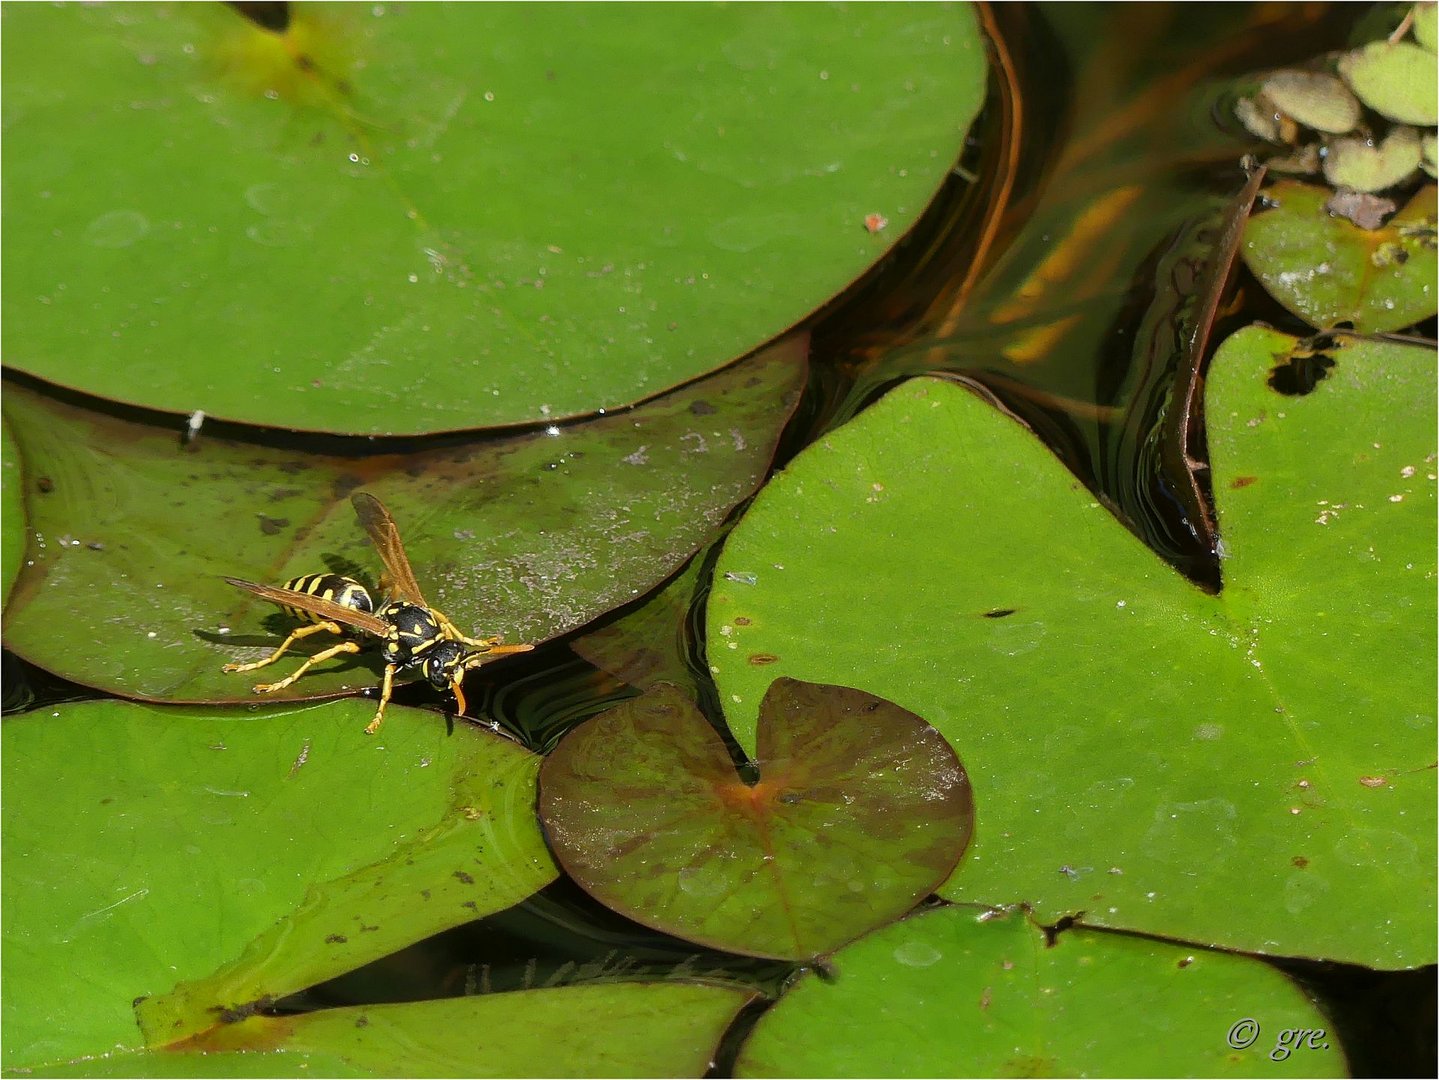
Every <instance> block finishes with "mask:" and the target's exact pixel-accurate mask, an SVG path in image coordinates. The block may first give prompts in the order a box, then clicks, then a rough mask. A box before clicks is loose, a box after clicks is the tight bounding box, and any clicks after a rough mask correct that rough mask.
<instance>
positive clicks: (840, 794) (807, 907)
mask: <svg viewBox="0 0 1439 1080" xmlns="http://www.w3.org/2000/svg"><path fill="white" fill-rule="evenodd" d="M758 740H759V742H758V756H757V760H758V763H759V772H760V777H759V780H758V782H757V783H755V784H754V785H749V784H746V783H745V782H744V781H743V780H742V779H741V778H740V776H739V775H738V774H737V772H736V771H735V768H734V765H733V763H732V761H731V759H730V756H729V754H728V753H727V752H726V750H725V747H724V744H723V743H722V742H721V741H720V739H719V737H718V735H716V733H715V732H714V730H713V729H712V728H711V727H710V725H709V723H708V722H707V721H706V720H705V719H704V717H703V715H701V713H700V712H699V711H698V709H697V708H696V707H695V705H694V704H693V703H692V702H691V701H690V700H689V698H688V697H687V696H686V695H685V694H684V693H683V692H681V691H680V690H678V689H676V688H675V687H673V686H660V687H656V688H655V689H653V690H651V691H650V692H649V693H648V694H646V695H645V696H643V697H641V698H637V699H635V700H633V701H629V702H625V703H623V704H621V705H619V706H617V707H616V708H614V709H611V710H609V711H608V712H605V713H602V714H601V715H600V716H598V717H595V718H594V719H592V720H589V721H587V722H586V723H584V724H583V725H581V726H580V727H578V728H576V729H575V730H574V731H572V732H571V733H570V734H569V735H567V736H566V737H565V739H564V740H563V741H562V742H561V743H560V744H559V746H558V747H557V748H556V749H555V750H554V752H553V753H552V754H550V756H549V757H547V758H546V759H545V763H544V767H543V770H542V777H541V796H540V816H541V818H542V820H543V821H544V824H545V832H546V835H547V836H548V837H549V840H550V845H551V847H552V849H553V850H554V852H555V854H556V857H557V858H558V859H559V860H560V863H561V865H562V866H563V867H564V868H565V870H566V871H567V872H568V873H569V874H570V875H571V876H572V877H573V878H574V879H575V880H576V881H578V882H579V883H580V885H581V886H583V887H584V889H585V890H586V891H587V892H589V893H591V894H592V895H593V896H594V897H595V898H596V899H598V900H599V901H600V902H601V903H604V904H606V905H607V906H609V907H611V908H613V909H614V910H616V911H619V912H621V913H622V914H625V915H627V916H629V917H630V918H632V919H635V920H636V921H638V922H641V923H644V924H645V925H646V926H651V927H654V928H656V929H659V930H663V931H665V932H666V933H670V934H674V935H675V936H677V937H681V938H684V939H686V940H688V941H695V942H699V943H701V944H705V945H711V946H714V947H716V948H722V949H728V950H730V951H732V952H739V953H744V954H748V955H753V956H772V957H779V958H788V959H795V960H802V959H807V958H809V957H813V956H815V955H818V954H821V953H825V952H828V951H830V950H831V949H834V948H836V947H838V946H839V945H841V944H843V943H844V942H846V941H849V940H851V939H853V938H854V937H856V936H858V935H859V934H862V933H863V932H865V931H866V930H868V929H870V928H872V927H874V926H879V925H882V924H884V923H885V922H887V921H889V920H890V919H893V918H895V917H897V916H899V915H901V914H902V913H904V912H905V911H907V910H909V909H910V908H911V907H913V906H914V904H915V903H917V902H918V901H919V900H920V899H921V898H923V897H924V896H925V895H926V894H928V893H929V892H930V891H932V890H933V888H934V887H935V885H936V884H938V882H940V881H941V880H943V878H944V876H945V875H946V874H948V873H949V871H950V870H951V869H953V867H954V864H955V862H956V861H957V860H958V859H959V857H960V855H961V854H962V853H963V851H964V848H965V845H966V844H967V842H968V840H969V836H970V833H971V831H972V830H973V819H974V806H973V801H972V799H971V796H970V790H969V782H968V779H967V778H966V776H965V773H964V769H963V767H962V766H961V765H960V764H959V761H958V760H957V759H956V758H955V756H954V753H953V751H951V750H950V749H949V747H948V746H947V745H946V744H945V742H944V740H943V739H942V738H941V737H940V736H939V733H938V732H936V731H935V730H934V729H933V728H932V727H930V726H929V725H928V724H926V723H925V722H924V721H923V720H921V719H920V718H919V717H917V716H914V715H912V714H910V713H907V712H905V711H904V710H903V709H900V708H897V707H896V706H894V705H893V704H891V703H889V702H886V701H883V700H881V699H879V698H876V697H873V696H872V695H870V694H866V693H863V692H862V691H859V690H853V689H849V688H846V687H839V686H817V685H809V684H805V683H799V682H796V681H794V680H791V679H782V680H777V681H776V682H775V683H774V685H773V686H772V687H770V688H769V690H768V692H767V693H766V695H765V700H764V704H763V706H762V708H761V719H760V725H759V730H758Z"/></svg>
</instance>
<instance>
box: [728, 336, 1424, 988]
mask: <svg viewBox="0 0 1439 1080" xmlns="http://www.w3.org/2000/svg"><path fill="white" fill-rule="evenodd" d="M1296 348H1297V343H1296V342H1295V341H1294V339H1291V338H1286V337H1284V336H1283V335H1276V334H1274V333H1273V332H1271V331H1264V330H1258V329H1255V330H1249V331H1245V332H1243V333H1241V334H1240V335H1238V336H1236V337H1235V338H1234V339H1232V340H1230V341H1229V342H1227V343H1226V344H1225V345H1224V347H1223V348H1222V349H1221V351H1220V353H1219V355H1218V356H1217V358H1216V359H1215V361H1214V365H1213V368H1212V370H1211V373H1210V376H1209V381H1208V393H1207V411H1208V432H1209V436H1208V438H1209V449H1210V456H1211V461H1212V467H1213V487H1214V491H1215V495H1216V503H1217V515H1218V526H1219V535H1220V538H1221V541H1222V543H1223V545H1224V550H1225V554H1226V556H1227V557H1226V558H1225V559H1224V561H1223V562H1222V571H1223V578H1224V589H1223V592H1222V593H1221V594H1220V595H1218V596H1213V595H1209V594H1207V593H1204V592H1202V591H1200V590H1199V589H1198V588H1196V587H1195V586H1193V585H1192V584H1191V583H1190V582H1189V581H1187V580H1186V579H1184V578H1183V577H1181V576H1180V575H1179V574H1178V573H1176V572H1175V571H1174V570H1172V569H1171V568H1170V567H1169V566H1168V565H1166V564H1164V563H1162V562H1160V561H1159V560H1158V559H1157V558H1156V557H1155V556H1154V555H1153V553H1152V552H1150V551H1149V550H1148V549H1147V548H1145V547H1144V546H1143V545H1142V544H1141V543H1140V542H1139V541H1138V540H1137V539H1136V538H1135V537H1134V536H1133V535H1132V534H1130V533H1129V532H1128V531H1127V530H1125V529H1124V528H1123V527H1122V526H1121V525H1120V524H1119V523H1118V522H1117V521H1115V520H1114V518H1113V517H1111V516H1110V514H1109V513H1108V512H1107V511H1105V510H1104V509H1103V508H1102V507H1101V506H1100V505H1099V504H1098V503H1097V502H1096V501H1095V500H1094V498H1093V497H1092V496H1091V495H1090V493H1089V492H1088V491H1087V490H1085V489H1084V488H1083V487H1082V486H1081V485H1080V484H1079V482H1078V481H1077V480H1075V478H1074V477H1073V476H1072V475H1071V474H1070V473H1069V472H1068V471H1067V470H1065V469H1064V468H1063V467H1062V466H1061V465H1060V464H1059V463H1058V462H1057V461H1056V460H1055V459H1054V458H1053V457H1052V455H1051V454H1050V453H1049V451H1048V450H1046V449H1045V448H1044V447H1043V446H1042V445H1041V444H1040V443H1039V442H1038V440H1036V439H1035V438H1034V437H1033V436H1032V435H1030V434H1029V433H1028V432H1027V431H1025V430H1024V429H1023V428H1021V427H1020V426H1019V425H1018V424H1017V423H1015V422H1014V421H1013V420H1011V419H1009V418H1008V417H1006V416H1005V415H1003V414H1001V413H999V412H998V411H996V410H995V409H994V408H993V407H991V406H990V405H988V404H987V403H986V402H984V401H983V400H981V399H980V398H979V397H977V396H975V395H973V394H971V393H969V392H968V391H966V390H965V389H963V388H961V387H958V386H955V385H952V384H949V383H945V382H940V381H937V380H925V379H922V380H914V381H911V382H909V383H905V384H904V385H902V386H901V387H899V388H898V389H897V390H895V391H892V392H891V393H890V394H889V395H888V396H887V397H885V398H884V399H882V400H881V401H880V402H879V403H878V404H876V405H874V406H873V407H871V408H870V409H869V410H867V411H866V412H865V413H863V414H861V416H860V417H859V418H857V419H856V420H854V421H852V422H851V423H850V424H848V425H847V426H845V427H844V428H842V429H840V430H839V431H838V432H836V433H834V434H832V435H830V436H828V437H827V438H824V439H822V440H820V441H819V442H817V443H816V444H814V445H813V446H811V447H810V448H809V449H807V450H806V451H805V452H804V453H802V454H801V455H800V456H799V457H798V458H797V459H795V461H793V462H792V463H791V464H790V466H789V467H788V468H787V469H786V470H785V471H784V472H783V473H782V474H781V475H780V476H779V477H778V478H777V479H776V480H775V481H773V482H772V483H771V484H770V485H769V486H768V487H766V489H765V490H764V491H763V492H761V494H760V496H759V497H758V498H757V499H756V500H755V502H754V503H753V504H752V506H751V508H750V509H749V511H748V512H747V514H746V516H745V517H744V519H743V520H741V522H740V523H739V525H738V526H736V528H735V530H734V531H733V532H732V533H731V534H730V537H729V539H728V540H727V541H726V545H725V549H724V551H723V553H722V555H721V557H720V560H719V564H718V567H717V576H716V585H715V589H714V591H713V592H712V594H711V597H710V602H709V610H708V615H707V619H708V628H709V629H708V633H709V641H710V642H711V643H712V645H711V648H710V651H709V659H710V663H711V665H712V667H713V668H714V669H715V670H716V676H715V678H716V683H717V685H718V688H719V690H720V697H721V700H722V701H723V702H724V706H725V710H726V714H727V718H728V720H729V722H730V725H731V727H732V729H733V730H734V732H735V734H736V736H737V738H738V739H739V741H740V743H741V745H743V746H745V747H747V748H748V747H752V746H753V745H754V738H755V735H754V732H755V728H754V717H755V708H756V704H757V703H758V701H759V698H760V695H761V694H762V693H763V690H764V687H765V686H766V685H767V684H768V682H769V680H770V679H771V678H773V677H775V676H776V675H788V676H790V677H794V678H801V679H808V680H813V681H834V680H838V679H840V678H845V679H849V680H853V681H855V682H859V683H861V684H862V685H864V686H865V687H866V688H868V689H870V690H871V691H872V692H873V693H876V694H881V695H883V696H884V697H886V698H888V699H889V700H892V701H894V702H896V703H897V704H898V705H900V706H902V707H904V708H907V709H909V710H911V711H913V712H915V713H917V714H919V715H921V716H924V717H925V718H926V719H927V720H929V721H930V722H931V723H933V724H934V725H935V726H936V727H938V728H939V729H940V730H941V731H942V732H943V733H944V734H945V736H946V737H947V738H948V739H949V740H950V741H951V742H952V743H953V744H954V746H955V748H956V750H957V751H958V752H959V754H960V756H961V758H962V759H963V760H964V762H965V765H966V768H968V769H969V771H970V775H971V778H972V780H973V783H974V787H975V801H976V804H977V805H978V806H979V807H981V808H982V811H983V814H984V822H985V827H984V828H983V829H981V830H980V831H979V832H978V833H977V834H976V837H975V842H974V846H973V849H972V851H971V852H970V854H969V856H968V857H967V858H966V860H965V862H964V864H963V865H962V866H961V867H960V869H959V871H958V872H957V873H956V874H955V876H954V877H953V878H952V879H951V880H950V882H949V883H948V884H947V885H946V886H945V888H944V890H943V894H944V895H945V896H947V897H949V898H951V899H956V900H968V901H976V902H981V903H989V904H1007V903H1013V902H1017V901H1029V902H1031V903H1033V904H1035V905H1036V907H1037V911H1038V914H1039V917H1040V918H1041V919H1043V920H1044V921H1046V922H1052V921H1054V920H1056V919H1058V918H1060V917H1062V916H1064V915H1066V914H1072V913H1074V912H1078V911H1084V912H1086V913H1087V914H1086V919H1087V920H1088V921H1090V922H1092V923H1094V924H1097V925H1103V926H1109V927H1115V928H1124V929H1130V930H1136V931H1141V932H1146V933H1155V934H1162V935H1166V936H1172V937H1177V938H1183V939H1187V940H1191V941H1196V942H1203V943H1212V944H1222V945H1226V946H1229V947H1233V948H1238V949H1244V950H1252V951H1257V952H1267V953H1274V954H1297V955H1307V956H1319V957H1326V958H1330V959H1342V960H1348V961H1353V962H1357V963H1364V964H1370V965H1375V966H1381V967H1406V966H1413V965H1420V964H1425V963H1433V962H1434V942H1433V935H1432V932H1431V931H1432V927H1433V920H1434V917H1435V910H1436V903H1435V895H1434V893H1435V883H1434V876H1433V866H1434V862H1435V858H1436V853H1435V789H1434V770H1433V768H1432V766H1433V757H1434V755H1433V742H1434V730H1435V729H1434V705H1435V695H1434V677H1433V676H1434V670H1433V656H1434V652H1435V636H1434V635H1435V630H1434V627H1435V578H1436V571H1435V552H1434V539H1433V520H1434V507H1435V499H1434V486H1435V484H1434V480H1433V477H1434V476H1435V474H1436V469H1435V439H1434V425H1433V415H1434V408H1435V400H1434V393H1435V391H1434V385H1435V384H1434V370H1435V359H1434V352H1433V350H1432V349H1427V348H1419V347H1412V346H1411V347H1406V346H1400V345H1394V344H1383V343H1372V342H1365V341H1362V340H1356V339H1343V342H1342V344H1341V345H1339V346H1338V347H1336V348H1334V349H1331V350H1330V353H1331V354H1332V355H1330V357H1329V361H1330V363H1329V366H1328V367H1327V368H1325V367H1323V363H1322V362H1320V361H1315V364H1316V365H1317V366H1318V367H1320V368H1322V369H1323V371H1322V377H1319V376H1316V377H1315V379H1314V381H1313V385H1312V387H1311V390H1310V392H1309V393H1300V392H1298V391H1297V390H1295V389H1294V388H1285V390H1284V391H1283V392H1282V391H1281V389H1279V388H1276V386H1275V385H1272V383H1271V380H1273V379H1275V378H1276V369H1282V370H1287V369H1288V368H1289V367H1290V364H1291V361H1290V355H1291V354H1292V353H1293V352H1294V351H1295V349H1296ZM1280 385H1281V386H1282V385H1283V383H1282V381H1281V384H1280ZM721 642H723V643H724V644H723V645H719V644H718V643H721ZM759 655H769V656H775V657H777V658H778V659H777V660H776V661H775V662H774V663H773V664H771V665H767V666H766V667H764V668H763V669H757V668H755V667H754V665H753V664H752V662H751V658H752V657H755V656H759ZM1376 911H1381V912H1383V913H1384V916H1383V917H1382V918H1375V917H1374V913H1375V912H1376Z"/></svg>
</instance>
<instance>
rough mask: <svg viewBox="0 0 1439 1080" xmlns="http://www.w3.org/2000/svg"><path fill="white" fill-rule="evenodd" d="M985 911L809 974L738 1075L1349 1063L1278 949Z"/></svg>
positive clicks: (1053, 1072) (758, 1035) (769, 1021)
mask: <svg viewBox="0 0 1439 1080" xmlns="http://www.w3.org/2000/svg"><path fill="white" fill-rule="evenodd" d="M976 915H977V913H976V912H975V911H972V910H968V909H964V908H947V909H941V910H939V911H931V912H926V913H924V914H922V915H917V916H914V917H913V918H909V919H906V920H904V921H903V922H901V923H898V924H896V925H894V926H887V927H885V928H884V929H883V930H879V931H876V932H875V933H873V934H871V935H869V936H868V937H866V938H864V939H863V940H861V941H857V942H855V943H854V944H853V945H850V946H849V947H847V948H845V949H844V950H842V951H841V952H840V953H839V954H838V955H836V956H835V957H834V959H833V962H832V963H833V967H834V971H835V975H834V977H831V978H820V977H819V976H817V975H816V974H814V973H812V972H810V973H806V974H805V975H803V976H802V977H801V978H800V980H799V981H798V982H797V983H796V984H795V985H794V986H793V987H791V988H790V990H789V991H788V992H787V993H786V994H785V996H784V997H783V998H782V999H781V1000H780V1002H779V1003H778V1004H777V1005H776V1006H775V1007H774V1008H772V1009H771V1010H770V1011H769V1012H767V1013H765V1015H764V1016H763V1017H762V1018H761V1019H760V1021H759V1023H758V1024H757V1025H756V1027H755V1029H754V1032H753V1033H752V1034H751V1035H750V1037H749V1040H748V1041H747V1042H746V1043H745V1046H744V1048H743V1049H742V1050H741V1051H740V1056H739V1060H738V1061H737V1062H736V1066H735V1075H736V1076H1242V1075H1250V1076H1258V1075H1263V1076H1271V1075H1272V1076H1345V1075H1347V1070H1346V1066H1345V1059H1344V1051H1343V1049H1342V1048H1341V1047H1340V1046H1339V1044H1338V1041H1337V1040H1336V1039H1335V1038H1334V1036H1333V1035H1332V1034H1331V1033H1330V1029H1331V1027H1332V1025H1331V1024H1330V1023H1329V1021H1328V1019H1327V1018H1326V1017H1325V1016H1324V1015H1323V1014H1322V1013H1320V1012H1319V1011H1318V1010H1317V1009H1315V1008H1314V1006H1313V1005H1312V1004H1310V1002H1309V1001H1308V1000H1307V999H1306V998H1305V996H1304V993H1303V991H1301V990H1300V989H1299V987H1297V986H1296V985H1294V983H1292V982H1290V981H1289V980H1288V979H1286V978H1285V977H1284V976H1283V975H1281V974H1280V973H1279V972H1277V971H1275V970H1274V969H1273V968H1271V967H1269V966H1267V965H1265V964H1263V963H1260V962H1258V961H1255V960H1250V959H1248V958H1246V957H1240V956H1226V955H1224V954H1223V953H1209V952H1203V951H1197V950H1192V949H1184V948H1181V947H1179V946H1175V945H1169V944H1165V943H1163V942H1158V941H1148V940H1145V939H1143V938H1134V937H1127V936H1124V935H1119V934H1105V933H1095V932H1093V931H1087V930H1066V931H1064V932H1062V933H1060V934H1058V935H1057V936H1056V938H1055V940H1054V944H1053V945H1047V944H1046V941H1045V937H1044V933H1043V931H1042V930H1040V929H1039V928H1037V927H1035V926H1033V925H1031V924H1030V923H1029V922H1028V921H1027V920H1026V919H1025V918H1024V916H1023V915H1022V914H1021V913H1019V912H1010V913H1008V914H1007V915H1005V916H1004V917H999V918H996V917H993V916H991V915H989V914H982V915H978V917H976ZM1299 1032H1303V1033H1304V1034H1303V1035H1300V1034H1299Z"/></svg>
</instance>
